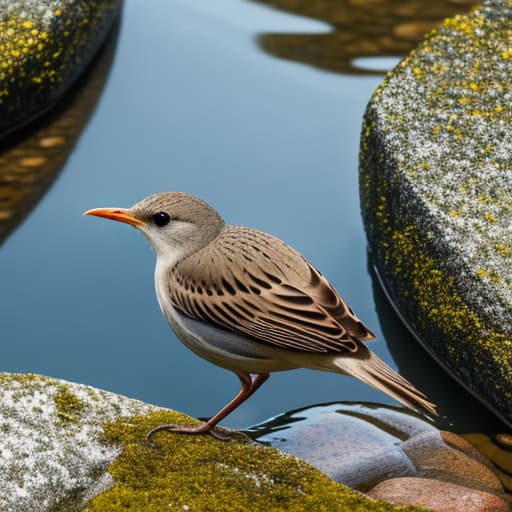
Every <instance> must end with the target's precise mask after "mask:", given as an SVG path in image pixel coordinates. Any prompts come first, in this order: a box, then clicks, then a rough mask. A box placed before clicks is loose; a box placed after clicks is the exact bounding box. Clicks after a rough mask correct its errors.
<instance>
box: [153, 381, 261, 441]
mask: <svg viewBox="0 0 512 512" xmlns="http://www.w3.org/2000/svg"><path fill="white" fill-rule="evenodd" d="M235 373H236V374H237V375H238V378H239V379H240V382H241V384H242V387H241V389H240V391H239V392H238V394H237V395H236V396H235V398H233V400H231V402H229V403H228V404H227V405H225V406H224V407H223V408H222V409H221V410H220V411H219V412H218V413H217V414H216V415H215V416H213V417H211V418H210V419H209V420H208V421H206V422H205V423H203V424H202V425H199V426H198V427H182V426H179V425H160V426H158V427H155V428H154V429H153V430H150V431H149V432H148V434H147V436H146V437H147V439H148V440H149V439H150V438H151V437H152V436H153V434H156V432H160V431H161V430H168V431H170V432H176V433H178V434H211V435H212V436H214V437H217V438H218V439H223V440H224V439H226V438H224V437H223V436H221V435H219V434H215V433H214V432H213V430H212V429H213V428H214V427H215V426H216V425H217V423H219V421H221V420H223V419H224V418H225V417H226V416H227V415H228V414H229V413H230V412H233V411H234V410H235V409H236V408H237V407H238V406H239V405H240V404H241V403H243V402H245V401H246V400H247V399H248V398H249V397H250V396H251V395H252V394H253V393H254V392H255V391H256V390H257V389H258V388H259V387H260V386H261V385H262V384H263V383H264V382H265V381H266V380H267V379H268V378H269V377H270V375H269V374H268V373H261V374H258V375H256V377H255V378H254V380H253V379H252V377H251V376H250V375H249V374H248V373H242V372H235Z"/></svg>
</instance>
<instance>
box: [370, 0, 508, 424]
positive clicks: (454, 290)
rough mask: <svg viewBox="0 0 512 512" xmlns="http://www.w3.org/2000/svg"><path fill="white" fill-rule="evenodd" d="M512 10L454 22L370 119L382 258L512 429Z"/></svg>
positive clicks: (405, 311)
mask: <svg viewBox="0 0 512 512" xmlns="http://www.w3.org/2000/svg"><path fill="white" fill-rule="evenodd" d="M511 83H512V3H511V2H510V1H505V0H500V1H489V2H486V3H485V4H484V5H483V6H482V7H480V8H478V9H477V10H475V11H473V12H472V13H471V14H470V15H467V16H456V17H454V18H451V19H448V20H446V21H445V22H444V23H443V24H442V25H440V26H439V27H438V28H436V29H435V30H434V31H433V32H432V33H430V35H429V36H428V37H427V38H426V39H425V41H424V42H423V44H421V45H420V46H419V47H418V48H417V50H415V51H414V52H413V53H412V54H411V55H410V56H409V57H408V58H406V59H405V60H404V61H403V62H401V63H400V64H399V65H398V66H397V67H396V68H395V69H394V70H393V71H392V72H391V73H390V74H389V76H388V77H387V79H386V80H385V81H384V83H383V84H382V85H381V86H380V87H379V89H378V90H377V91H376V93H375V94H374V96H373V98H372V99H371V101H370V103H369V105H368V108H367V111H366V114H365V119H364V126H363V133H362V141H361V155H360V190H361V198H362V209H363V216H364V221H365V226H366V230H367V235H368V240H369V244H370V248H371V254H372V258H373V261H374V262H375V266H376V269H377V271H378V273H379V275H380V279H381V281H382V283H383V285H384V288H385V290H386V292H387V294H388V296H389V298H390V299H391V301H392V302H393V303H394V305H395V307H396V309H397V311H398V312H399V314H400V315H401V316H402V318H403V319H404V320H405V322H406V323H407V324H408V325H409V327H410V328H411V330H412V331H413V332H414V333H415V334H416V335H417V337H418V338H419V339H420V341H421V342H422V343H423V344H424V345H425V346H426V347H427V349H428V350H429V351H430V352H431V353H432V354H433V355H434V356H435V357H436V358H437V360H438V361H439V362H440V363H441V364H442V365H444V367H445V368H446V369H447V370H448V371H449V372H450V373H451V374H452V375H453V376H454V377H455V378H456V379H458V380H459V381H460V382H462V383H463V384H464V385H465V386H466V387H467V388H468V389H469V390H471V391H472V392H473V393H474V394H475V395H476V396H477V397H478V398H480V399H481V400H482V401H483V402H484V403H486V404H487V405H488V406H489V407H490V408H492V410H494V412H496V414H498V415H499V416H500V417H502V418H503V419H504V420H505V421H507V422H508V423H509V424H512V321H511V319H512V96H511V88H510V84H511Z"/></svg>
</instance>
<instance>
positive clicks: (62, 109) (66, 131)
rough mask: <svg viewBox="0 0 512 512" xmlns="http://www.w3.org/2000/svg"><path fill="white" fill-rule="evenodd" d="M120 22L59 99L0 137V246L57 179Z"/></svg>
mask: <svg viewBox="0 0 512 512" xmlns="http://www.w3.org/2000/svg"><path fill="white" fill-rule="evenodd" d="M119 26H120V21H119V20H118V21H117V22H116V23H115V25H114V27H113V28H112V30H111V32H110V34H109V36H108V37H107V40H106V42H105V43H104V44H103V46H102V47H101V48H100V50H99V53H98V54H97V55H96V57H95V58H94V59H93V62H92V63H91V64H90V65H89V66H88V68H87V69H86V71H85V72H84V73H83V75H82V76H81V78H80V79H79V80H78V81H77V83H76V84H75V85H74V86H72V87H71V89H70V90H69V91H68V92H67V93H66V95H65V96H64V98H63V99H62V100H61V101H60V102H59V104H58V105H57V106H56V107H55V108H54V109H52V110H51V111H50V112H48V113H47V114H45V115H43V116H42V117H41V118H39V119H38V120H37V121H35V122H33V123H31V124H30V125H29V126H27V127H26V128H24V129H22V130H20V131H18V132H16V133H14V134H12V135H10V136H8V137H6V138H5V139H3V140H2V141H1V142H0V245H1V244H3V242H4V241H5V239H6V238H7V236H8V235H9V234H10V233H11V232H12V231H13V230H14V229H15V228H16V227H18V225H20V224H21V223H22V222H23V220H24V219H25V218H26V217H27V216H28V214H29V213H30V211H31V210H32V209H33V208H34V207H35V205H36V204H37V202H38V201H39V200H40V199H41V198H42V196H43V195H44V194H45V193H46V191H47V190H48V188H49V187H50V186H51V184H52V183H53V182H54V181H55V179H56V178H57V176H58V174H59V172H60V170H61V169H62V168H63V166H64V164H65V163H66V160H67V159H68V157H69V156H70V154H71V152H72V151H73V148H74V147H75V144H76V143H77V141H78V138H79V136H80V134H81V133H82V131H83V130H84V128H85V127H86V125H87V123H88V121H89V119H90V118H91V116H92V114H93V113H94V110H95V108H96V105H97V103H98V100H99V98H100V96H101V93H102V91H103V89H104V87H105V84H106V82H107V78H108V76H109V72H110V69H111V66H112V62H113V59H114V55H115V51H116V47H117V40H118V34H119Z"/></svg>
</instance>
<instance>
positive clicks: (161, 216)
mask: <svg viewBox="0 0 512 512" xmlns="http://www.w3.org/2000/svg"><path fill="white" fill-rule="evenodd" d="M151 219H152V220H153V222H154V223H155V224H156V225H157V226H158V227H159V228H161V227H162V226H165V225H166V224H169V221H170V220H171V217H170V215H169V214H168V213H165V212H158V213H155V214H154V215H153V216H152V217H151Z"/></svg>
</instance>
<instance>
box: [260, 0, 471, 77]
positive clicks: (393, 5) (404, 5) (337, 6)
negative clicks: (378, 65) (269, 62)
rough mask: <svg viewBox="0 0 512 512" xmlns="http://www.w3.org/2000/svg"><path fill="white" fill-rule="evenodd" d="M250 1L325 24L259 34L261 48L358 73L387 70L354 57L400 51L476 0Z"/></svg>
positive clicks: (407, 49)
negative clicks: (320, 28) (317, 29)
mask: <svg viewBox="0 0 512 512" xmlns="http://www.w3.org/2000/svg"><path fill="white" fill-rule="evenodd" d="M251 1H254V2H258V3H262V4H266V5H268V6H269V7H273V8H275V9H279V10H282V11H286V12H289V13H293V14H297V15H300V16H305V17H308V18H313V19H316V20H318V21H321V22H324V23H326V24H328V25H329V27H330V31H326V32H325V33H317V34H314V33H308V34H284V33H283V34H275V33H267V34H262V35H260V36H259V37H258V43H259V45H260V47H261V48H262V49H263V50H264V51H265V52H267V53H269V54H270V55H273V56H274V57H278V58H282V59H287V60H292V61H297V62H303V63H305V64H309V65H311V66H315V67H318V68H320V69H324V70H327V71H333V72H336V73H349V74H359V75H361V74H363V75H370V74H373V75H375V74H383V73H385V72H386V71H388V70H387V69H380V70H372V69H366V68H365V67H363V66H362V65H359V59H364V58H368V57H396V56H404V55H406V54H407V53H409V52H410V51H411V50H412V49H413V48H415V47H416V46H417V44H418V43H419V42H420V41H421V40H422V39H423V37H424V35H425V33H426V32H428V31H429V30H430V29H432V28H433V27H434V26H435V25H437V24H438V23H439V22H441V21H442V20H443V19H444V18H446V17H449V16H454V15H456V14H461V13H464V12H467V11H469V10H470V8H471V7H472V6H473V5H476V4H477V3H480V2H477V1H476V0H428V1H427V0H414V1H409V2H403V1H401V0H371V1H368V0H317V1H315V2H304V1H303V0H251ZM356 59H358V62H356Z"/></svg>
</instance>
